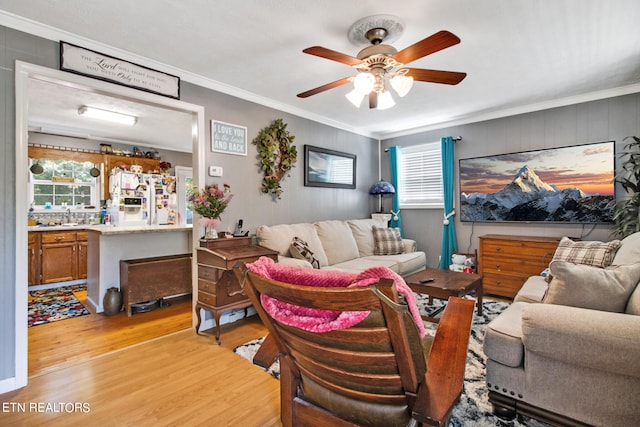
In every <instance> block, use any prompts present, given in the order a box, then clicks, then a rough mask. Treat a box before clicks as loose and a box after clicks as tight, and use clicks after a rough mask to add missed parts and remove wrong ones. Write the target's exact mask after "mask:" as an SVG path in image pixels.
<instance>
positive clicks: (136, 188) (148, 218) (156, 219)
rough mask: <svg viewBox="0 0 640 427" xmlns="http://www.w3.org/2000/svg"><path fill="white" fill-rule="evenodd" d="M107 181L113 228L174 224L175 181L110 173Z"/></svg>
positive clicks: (139, 174)
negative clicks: (108, 183)
mask: <svg viewBox="0 0 640 427" xmlns="http://www.w3.org/2000/svg"><path fill="white" fill-rule="evenodd" d="M109 180H110V185H109V188H110V193H111V210H110V214H111V222H112V223H113V224H114V225H117V226H125V225H137V226H140V225H167V224H175V223H176V216H177V213H176V212H177V197H176V194H175V188H176V186H175V182H176V180H175V177H173V176H167V175H162V174H146V173H133V172H129V171H123V170H115V169H114V171H113V172H112V174H111V176H110V178H109Z"/></svg>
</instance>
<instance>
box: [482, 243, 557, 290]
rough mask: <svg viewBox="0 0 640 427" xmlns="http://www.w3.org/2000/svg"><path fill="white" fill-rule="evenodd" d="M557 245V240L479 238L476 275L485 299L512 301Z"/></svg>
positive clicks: (551, 255)
mask: <svg viewBox="0 0 640 427" xmlns="http://www.w3.org/2000/svg"><path fill="white" fill-rule="evenodd" d="M558 243H560V238H559V237H536V236H511V235H500V234H487V235H485V236H481V237H480V255H479V274H481V275H482V276H483V280H482V285H483V288H484V293H485V295H486V294H490V295H497V296H502V297H507V298H513V297H515V296H516V294H517V293H518V291H519V290H520V288H521V287H522V285H523V284H524V282H525V281H526V280H527V279H528V278H529V277H531V276H535V275H539V274H540V273H541V272H542V270H544V269H545V268H546V267H548V266H549V263H550V262H551V259H552V258H553V254H554V253H555V251H556V249H557V247H558Z"/></svg>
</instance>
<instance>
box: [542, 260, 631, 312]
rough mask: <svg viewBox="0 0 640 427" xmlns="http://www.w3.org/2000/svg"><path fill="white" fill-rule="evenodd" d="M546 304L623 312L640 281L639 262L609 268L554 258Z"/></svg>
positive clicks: (544, 301) (545, 299) (545, 298)
mask: <svg viewBox="0 0 640 427" xmlns="http://www.w3.org/2000/svg"><path fill="white" fill-rule="evenodd" d="M549 268H550V270H551V275H552V276H553V278H552V279H551V282H550V283H549V289H548V290H547V294H546V295H545V296H544V299H543V300H542V302H543V303H545V304H559V305H568V306H572V307H581V308H590V309H593V310H600V311H612V312H616V313H622V312H623V311H624V309H625V306H626V304H627V300H628V299H629V295H631V292H632V291H633V290H634V289H635V287H636V285H637V284H638V281H640V263H638V264H627V265H619V266H610V267H606V268H600V267H594V266H592V265H584V264H573V263H571V262H566V261H552V262H551V265H550V266H549Z"/></svg>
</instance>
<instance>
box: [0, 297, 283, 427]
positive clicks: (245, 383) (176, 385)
mask: <svg viewBox="0 0 640 427" xmlns="http://www.w3.org/2000/svg"><path fill="white" fill-rule="evenodd" d="M190 306H191V304H190V302H188V301H187V302H186V303H184V304H182V305H180V304H174V305H172V307H168V308H163V309H162V310H155V311H152V312H150V313H144V314H139V315H134V316H132V318H127V316H126V315H124V316H123V317H122V318H118V319H114V318H117V317H118V316H120V315H117V316H112V317H107V316H102V315H95V314H92V315H90V316H83V317H84V318H85V319H84V320H85V321H88V320H89V319H88V318H90V317H91V316H98V317H102V319H99V318H98V319H91V321H88V322H87V323H86V324H85V325H84V326H79V325H72V324H70V323H67V324H66V326H65V325H64V324H65V322H74V321H76V320H81V319H82V318H77V319H68V320H64V321H61V322H58V323H59V325H57V326H58V327H59V328H60V329H62V328H63V326H64V329H66V330H67V332H62V331H59V332H57V333H54V332H49V331H46V332H45V329H44V328H46V327H48V326H51V325H41V326H37V327H34V328H30V329H31V330H30V352H31V350H35V349H37V348H40V349H41V350H42V351H40V352H39V354H40V356H36V355H35V354H34V355H33V359H39V358H44V357H47V358H48V360H47V363H45V362H41V367H40V368H37V369H36V368H33V370H34V371H33V374H31V372H32V366H31V364H32V362H31V358H32V356H31V354H30V362H29V363H30V378H29V384H28V385H27V386H26V387H24V388H22V389H20V390H16V391H13V392H10V393H5V394H3V395H0V402H1V404H2V406H1V407H0V425H2V426H14V425H15V426H23V425H29V426H38V425H47V426H65V427H66V426H76V425H77V426H83V427H86V426H87V425H101V426H128V425H135V426H151V425H153V426H186V425H188V426H198V425H203V426H205V425H206V426H243V427H244V426H278V425H280V422H279V414H280V402H279V382H278V380H276V379H275V378H273V377H272V376H271V375H269V374H267V373H266V372H264V371H263V370H262V369H261V368H259V367H257V366H254V365H253V364H252V363H250V362H249V361H246V360H245V359H243V358H241V357H239V356H237V355H235V354H234V353H233V348H234V347H236V346H237V345H239V344H242V343H244V342H247V341H249V340H251V339H254V338H258V337H261V336H264V335H265V334H266V329H265V328H264V326H263V325H262V323H261V322H260V321H259V319H258V318H257V317H255V316H254V317H250V318H248V319H243V320H240V321H239V322H235V323H233V324H230V325H224V326H223V331H222V336H221V339H222V345H220V346H218V345H216V344H215V341H214V339H213V335H212V334H210V333H209V334H205V335H197V334H196V333H195V331H194V330H193V329H191V319H190ZM164 310H174V311H175V312H176V313H174V314H170V313H169V311H164ZM163 311H164V312H163ZM160 314H163V316H160ZM148 315H152V316H148ZM142 316H147V317H148V318H151V317H158V318H157V319H153V320H149V321H148V322H140V319H141V318H142ZM136 317H137V319H136ZM178 318H181V319H182V320H177V319H178ZM135 320H137V321H138V322H135ZM181 322H183V323H181ZM184 322H186V326H185V323H184ZM77 323H78V324H80V322H77ZM52 325H53V324H52ZM140 325H143V326H140ZM179 325H183V326H179ZM38 328H43V329H41V330H40V332H39V333H36V331H37V329H38ZM96 328H102V330H103V331H104V332H105V334H104V337H102V338H97V337H94V338H92V335H96V336H97V335H101V334H96V331H97V329H96ZM172 328H173V329H176V330H178V331H177V332H176V331H172V330H170V329H172ZM69 330H76V331H80V332H79V333H78V335H79V336H78V337H76V338H77V339H76V340H75V341H74V344H73V347H76V349H80V348H82V347H86V348H85V351H78V352H76V353H74V352H72V351H71V350H69V349H68V348H69V347H70V345H69V340H68V337H67V336H66V335H67V333H68V331H69ZM92 331H93V333H92ZM47 332H48V333H47ZM32 333H33V336H31V334H32ZM56 334H57V338H56ZM164 334H168V335H165V336H162V335H164ZM47 335H49V337H48V338H47ZM145 337H146V338H145ZM32 338H33V341H34V342H33V343H32V342H31V341H32ZM47 340H49V341H47ZM56 341H57V342H58V344H60V343H61V342H63V341H64V342H65V343H66V345H65V349H64V350H62V351H59V350H56V348H57V347H56ZM136 341H137V342H139V343H137V344H136V343H135V342H136ZM141 341H144V342H141ZM140 342H141V343H140ZM47 349H48V350H47ZM51 353H56V354H57V353H61V355H59V356H58V357H57V361H54V359H55V358H54V357H53V355H52V354H51ZM36 363H38V362H37V361H35V360H34V364H36ZM36 371H37V372H36ZM47 405H48V406H47ZM56 411H57V412H56Z"/></svg>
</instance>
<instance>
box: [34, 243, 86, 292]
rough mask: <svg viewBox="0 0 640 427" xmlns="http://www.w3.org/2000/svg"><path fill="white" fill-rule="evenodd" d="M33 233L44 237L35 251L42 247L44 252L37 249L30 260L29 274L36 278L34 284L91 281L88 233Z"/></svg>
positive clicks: (36, 244)
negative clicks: (87, 279) (89, 279)
mask: <svg viewBox="0 0 640 427" xmlns="http://www.w3.org/2000/svg"><path fill="white" fill-rule="evenodd" d="M30 234H34V235H35V234H39V235H40V236H39V237H40V238H39V239H37V238H36V239H35V241H36V243H34V246H33V248H34V249H35V248H36V247H37V246H38V245H39V248H40V250H39V251H37V250H36V251H35V252H34V255H33V256H30V258H29V263H30V264H29V273H30V275H31V274H33V275H34V276H33V281H31V278H30V282H29V284H30V285H40V284H47V283H57V282H66V281H69V280H77V279H86V278H87V232H86V231H43V232H32V233H30ZM38 240H39V242H38ZM30 246H31V244H30ZM30 254H31V252H30ZM38 273H39V274H38Z"/></svg>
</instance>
